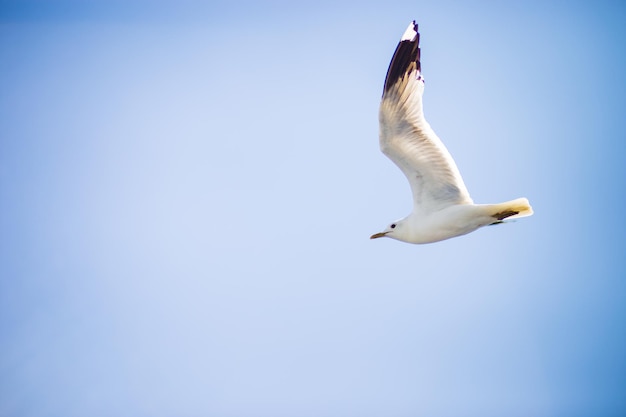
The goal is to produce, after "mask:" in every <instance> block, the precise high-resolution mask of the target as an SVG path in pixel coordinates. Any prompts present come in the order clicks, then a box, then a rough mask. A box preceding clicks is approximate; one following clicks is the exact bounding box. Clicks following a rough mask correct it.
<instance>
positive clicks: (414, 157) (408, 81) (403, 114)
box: [379, 22, 472, 212]
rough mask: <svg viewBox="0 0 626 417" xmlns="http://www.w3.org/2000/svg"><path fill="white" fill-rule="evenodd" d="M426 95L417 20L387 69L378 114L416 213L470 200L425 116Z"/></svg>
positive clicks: (383, 142) (385, 146) (386, 149)
mask: <svg viewBox="0 0 626 417" xmlns="http://www.w3.org/2000/svg"><path fill="white" fill-rule="evenodd" d="M411 28H412V30H413V32H414V35H413V36H411ZM423 93H424V80H423V78H422V77H421V63H420V49H419V33H418V31H417V25H416V24H415V22H413V23H412V24H411V25H409V28H408V29H407V31H406V32H405V34H404V36H403V37H402V40H401V41H400V43H399V44H398V47H397V48H396V51H395V53H394V56H393V58H392V60H391V64H390V65H389V70H388V71H387V77H386V79H385V88H384V91H383V97H382V101H381V105H380V113H379V119H380V120H379V121H380V147H381V150H382V151H383V153H384V154H385V155H387V156H388V157H389V158H390V159H391V160H392V161H393V162H394V163H395V164H396V165H397V166H398V167H399V168H400V169H401V170H402V172H403V173H404V175H406V177H407V179H408V181H409V184H410V186H411V191H412V192H413V201H414V205H415V210H416V211H425V212H430V211H436V210H439V209H441V208H442V207H445V206H448V205H451V204H463V203H472V199H471V198H470V195H469V192H468V191H467V188H466V187H465V184H464V183H463V178H462V177H461V174H460V173H459V170H458V168H457V166H456V164H455V163H454V160H453V159H452V157H451V156H450V153H449V152H448V150H447V149H446V147H445V146H444V144H443V143H442V142H441V140H440V139H439V138H438V137H437V135H436V134H435V132H434V131H433V130H432V128H431V127H430V125H429V124H428V122H427V121H426V119H425V118H424V112H423V107H422V95H423Z"/></svg>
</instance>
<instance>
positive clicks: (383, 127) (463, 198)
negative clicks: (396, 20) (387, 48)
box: [370, 21, 533, 243]
mask: <svg viewBox="0 0 626 417" xmlns="http://www.w3.org/2000/svg"><path fill="white" fill-rule="evenodd" d="M419 42H420V35H419V32H418V25H417V24H416V23H415V21H413V22H412V23H410V24H409V27H408V28H407V30H406V31H405V32H404V35H402V38H401V39H400V43H398V46H397V47H396V51H395V52H394V54H393V58H392V59H391V63H390V64H389V69H388V70H387V77H386V78H385V86H384V90H383V97H382V100H381V103H380V112H379V122H380V148H381V150H382V152H383V153H384V154H385V155H387V156H388V157H389V159H391V160H392V161H393V162H394V163H395V164H396V165H397V166H398V167H399V168H400V170H402V172H403V173H404V175H406V177H407V179H408V180H409V184H410V186H411V191H412V193H413V212H412V213H411V214H409V215H408V216H406V217H405V218H403V219H400V220H397V221H395V222H393V223H391V224H390V225H389V226H387V228H386V229H385V230H384V231H382V232H380V233H376V234H374V235H372V236H371V237H370V239H376V238H379V237H390V238H393V239H397V240H401V241H403V242H408V243H432V242H438V241H440V240H445V239H449V238H452V237H456V236H461V235H464V234H467V233H470V232H473V231H474V230H476V229H478V228H480V227H483V226H487V225H490V224H497V223H501V222H502V221H503V220H505V219H515V218H519V217H526V216H530V215H532V214H533V209H532V207H531V206H530V204H529V203H528V200H527V199H526V198H518V199H515V200H511V201H507V202H505V203H500V204H474V201H473V200H472V198H471V197H470V195H469V192H468V191H467V188H466V187H465V184H464V183H463V178H462V177H461V174H460V173H459V170H458V168H457V166H456V164H455V163H454V160H453V159H452V156H450V153H449V152H448V150H447V149H446V147H445V146H444V144H443V143H442V142H441V140H440V139H439V138H438V137H437V135H436V134H435V132H434V131H433V130H432V129H431V127H430V125H429V124H428V122H427V121H426V119H425V118H424V112H423V106H422V95H423V93H424V78H423V77H422V73H421V62H420V45H419Z"/></svg>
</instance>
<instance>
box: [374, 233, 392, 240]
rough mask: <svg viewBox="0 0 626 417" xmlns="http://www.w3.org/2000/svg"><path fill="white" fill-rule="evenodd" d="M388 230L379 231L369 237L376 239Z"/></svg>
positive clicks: (384, 234) (383, 235)
mask: <svg viewBox="0 0 626 417" xmlns="http://www.w3.org/2000/svg"><path fill="white" fill-rule="evenodd" d="M387 233H388V232H380V233H376V234H374V235H371V236H370V239H378V238H379V237H385V236H387Z"/></svg>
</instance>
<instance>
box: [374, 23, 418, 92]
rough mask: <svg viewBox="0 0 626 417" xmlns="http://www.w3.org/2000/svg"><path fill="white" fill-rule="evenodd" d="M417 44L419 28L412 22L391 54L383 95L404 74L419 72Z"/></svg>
mask: <svg viewBox="0 0 626 417" xmlns="http://www.w3.org/2000/svg"><path fill="white" fill-rule="evenodd" d="M419 44H420V34H419V26H418V24H417V23H416V22H415V20H413V22H412V23H411V24H409V26H408V27H407V29H406V31H405V32H404V34H403V35H402V38H401V39H400V42H399V43H398V46H397V47H396V50H395V52H394V53H393V58H391V63H390V64H389V69H388V70H387V76H386V77H385V88H384V90H383V95H384V94H385V92H386V91H387V90H389V88H391V86H393V85H394V84H395V83H396V81H398V80H399V79H400V78H402V77H404V76H405V74H408V73H411V72H413V71H420V72H421V70H422V65H421V62H420V47H419Z"/></svg>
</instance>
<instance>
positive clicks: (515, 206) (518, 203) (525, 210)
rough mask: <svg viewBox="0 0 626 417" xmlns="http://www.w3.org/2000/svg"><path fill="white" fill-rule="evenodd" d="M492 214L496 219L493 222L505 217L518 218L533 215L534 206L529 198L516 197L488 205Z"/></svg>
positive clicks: (498, 221) (500, 220)
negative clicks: (529, 201)
mask: <svg viewBox="0 0 626 417" xmlns="http://www.w3.org/2000/svg"><path fill="white" fill-rule="evenodd" d="M488 208H489V211H490V216H491V217H492V218H493V219H494V222H493V224H495V223H500V222H502V221H503V220H504V219H517V218H520V217H527V216H532V214H533V208H532V207H531V206H530V204H529V203H528V199H527V198H523V197H522V198H516V199H515V200H511V201H507V202H505V203H500V204H489V205H488Z"/></svg>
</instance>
